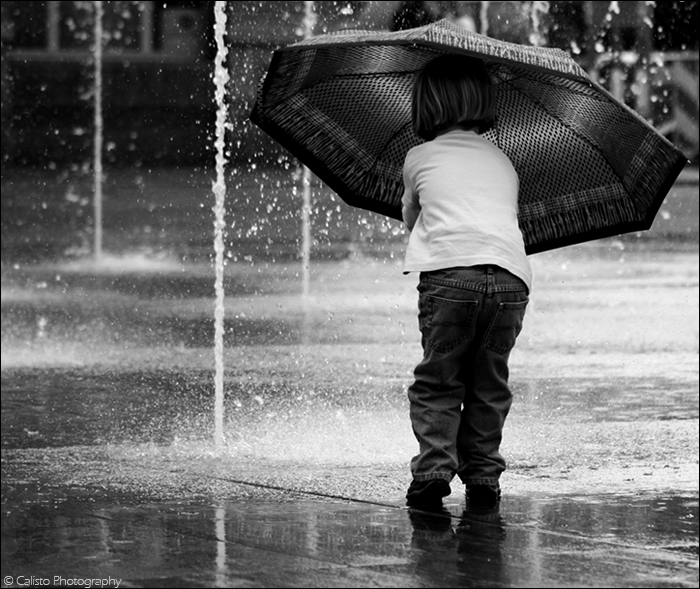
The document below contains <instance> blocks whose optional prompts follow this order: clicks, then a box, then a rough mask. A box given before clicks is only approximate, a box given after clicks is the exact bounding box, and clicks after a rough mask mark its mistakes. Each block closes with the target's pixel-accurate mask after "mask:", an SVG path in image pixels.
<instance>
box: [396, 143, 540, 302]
mask: <svg viewBox="0 0 700 589" xmlns="http://www.w3.org/2000/svg"><path fill="white" fill-rule="evenodd" d="M403 177H404V186H405V192H404V195H403V198H402V200H401V204H402V206H403V212H404V220H405V221H406V222H407V225H408V226H409V229H411V235H410V237H409V241H408V248H407V250H406V258H405V261H404V272H426V271H431V270H440V269H444V268H454V267H457V266H476V265H480V264H494V265H496V266H500V267H501V268H505V269H506V270H508V271H509V272H510V273H511V274H514V275H515V276H517V277H518V278H520V279H521V280H522V281H523V282H525V284H526V285H527V288H528V290H529V289H530V288H531V285H532V270H531V268H530V262H529V260H528V259H527V256H526V254H525V244H524V242H523V236H522V233H521V231H520V227H519V226H518V175H517V173H516V171H515V169H514V168H513V164H511V162H510V160H509V159H508V156H506V154H504V153H503V152H502V151H501V150H500V149H499V148H498V147H497V146H496V145H494V144H493V143H491V142H490V141H488V140H487V139H484V138H483V137H480V136H479V135H478V134H477V133H475V132H473V131H465V130H462V129H454V130H451V131H448V132H447V133H444V134H442V135H438V136H437V137H436V138H435V139H433V140H432V141H428V142H426V143H423V144H421V145H418V146H416V147H414V148H413V149H411V150H410V151H409V152H408V153H407V154H406V160H405V162H404V169H403ZM416 214H417V218H415V215H416ZM414 218H415V224H414V225H413V227H411V226H410V223H411V221H412V219H414Z"/></svg>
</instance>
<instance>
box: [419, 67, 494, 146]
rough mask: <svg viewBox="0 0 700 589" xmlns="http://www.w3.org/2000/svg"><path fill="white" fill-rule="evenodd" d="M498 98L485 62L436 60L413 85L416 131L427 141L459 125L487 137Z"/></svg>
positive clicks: (424, 69)
mask: <svg viewBox="0 0 700 589" xmlns="http://www.w3.org/2000/svg"><path fill="white" fill-rule="evenodd" d="M495 94H496V93H495V91H494V87H493V84H492V82H491V77H490V76H489V73H488V70H487V69H486V65H485V64H484V62H483V61H482V60H480V59H478V58H476V57H469V56H467V55H441V56H439V57H436V58H435V59H433V60H432V61H430V62H428V63H427V64H426V65H425V67H424V68H423V69H422V70H421V71H420V73H419V74H418V76H417V78H416V81H415V83H414V85H413V105H412V110H411V116H412V119H413V130H414V131H415V132H416V135H418V136H419V137H421V138H422V139H425V140H426V141H430V140H431V139H434V138H435V137H436V136H437V135H438V134H439V133H441V132H442V131H445V130H446V129H449V128H450V127H453V126H455V125H458V126H460V127H463V128H465V129H472V128H474V127H476V129H477V131H478V132H479V133H483V132H484V131H487V130H488V129H490V128H491V127H492V126H493V119H494V116H495V110H496V99H495Z"/></svg>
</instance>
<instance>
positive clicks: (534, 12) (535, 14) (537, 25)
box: [530, 2, 549, 47]
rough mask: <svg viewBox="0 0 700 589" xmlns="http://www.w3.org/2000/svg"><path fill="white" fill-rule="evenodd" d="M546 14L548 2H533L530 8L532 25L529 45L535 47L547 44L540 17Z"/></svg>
mask: <svg viewBox="0 0 700 589" xmlns="http://www.w3.org/2000/svg"><path fill="white" fill-rule="evenodd" d="M547 13H549V2H533V3H532V5H531V6H530V22H531V23H532V33H530V43H531V44H532V45H534V46H536V47H542V46H544V45H546V44H547V38H546V36H545V34H544V31H543V30H542V15H544V14H547Z"/></svg>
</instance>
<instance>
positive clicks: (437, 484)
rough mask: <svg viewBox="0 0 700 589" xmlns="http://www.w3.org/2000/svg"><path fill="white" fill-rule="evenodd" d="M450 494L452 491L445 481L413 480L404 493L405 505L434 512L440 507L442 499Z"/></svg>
mask: <svg viewBox="0 0 700 589" xmlns="http://www.w3.org/2000/svg"><path fill="white" fill-rule="evenodd" d="M450 493H452V489H451V488H450V483H449V481H447V480H446V479H430V480H428V481H415V480H414V481H412V482H411V484H410V486H409V487H408V491H407V493H406V505H408V506H409V507H416V508H420V509H428V510H433V511H434V510H435V509H439V508H441V507H442V498H443V497H447V495H449V494H450Z"/></svg>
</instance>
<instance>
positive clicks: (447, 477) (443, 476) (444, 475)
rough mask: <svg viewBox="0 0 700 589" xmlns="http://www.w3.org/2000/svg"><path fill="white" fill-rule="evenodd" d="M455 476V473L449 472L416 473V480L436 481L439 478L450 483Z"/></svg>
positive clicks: (414, 478) (414, 477)
mask: <svg viewBox="0 0 700 589" xmlns="http://www.w3.org/2000/svg"><path fill="white" fill-rule="evenodd" d="M453 478H454V475H453V474H450V473H448V472H429V473H426V474H414V475H413V480H414V481H434V480H437V479H443V480H446V481H447V482H448V483H449V482H450V481H451V480H452V479H453Z"/></svg>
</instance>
